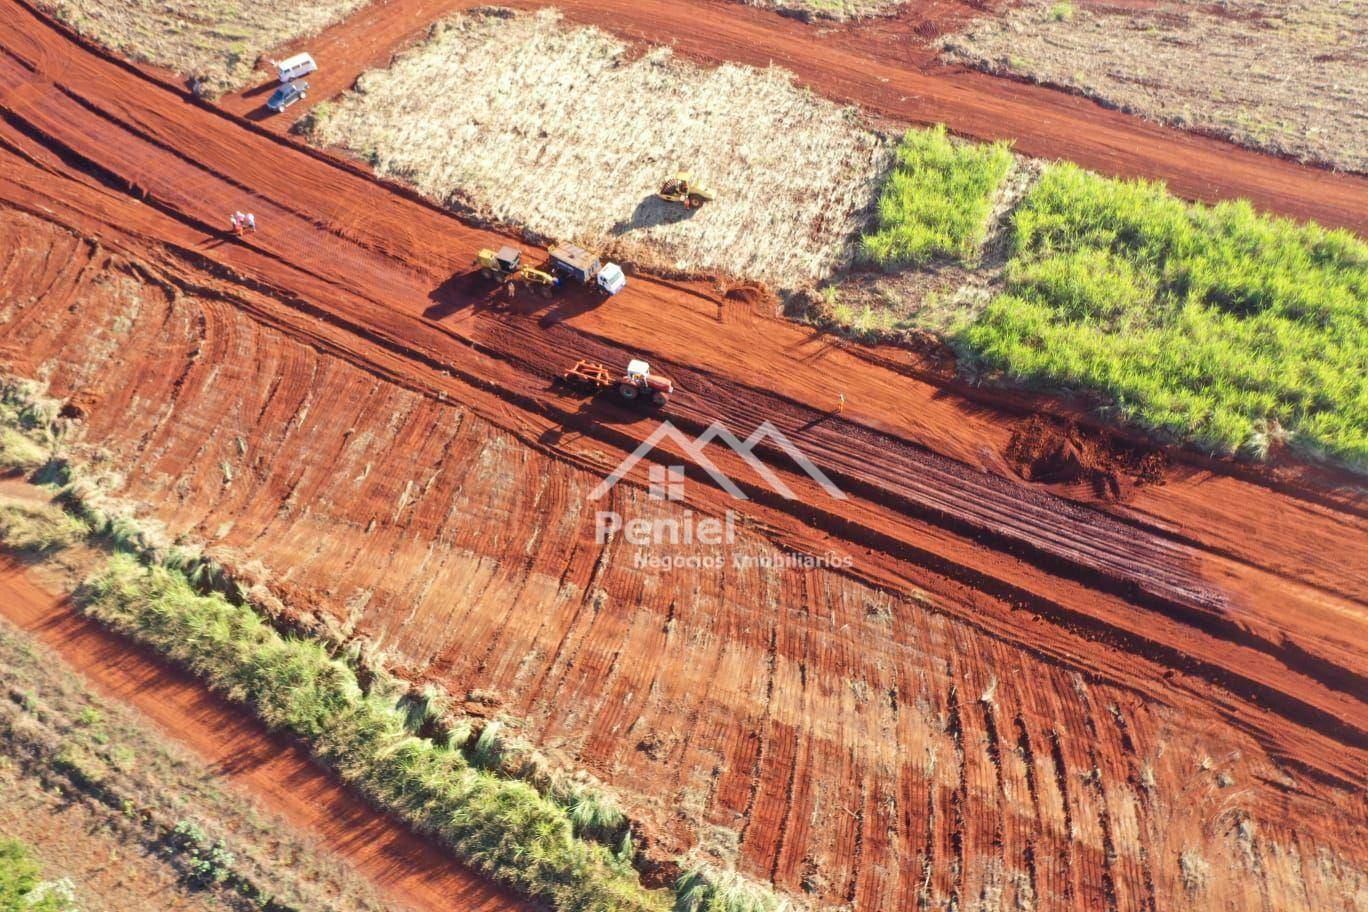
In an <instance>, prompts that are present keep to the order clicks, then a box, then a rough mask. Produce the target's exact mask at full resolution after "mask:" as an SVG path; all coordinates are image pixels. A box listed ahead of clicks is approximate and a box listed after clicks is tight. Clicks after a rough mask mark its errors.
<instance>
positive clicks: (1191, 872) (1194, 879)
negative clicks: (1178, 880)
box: [1178, 849, 1211, 897]
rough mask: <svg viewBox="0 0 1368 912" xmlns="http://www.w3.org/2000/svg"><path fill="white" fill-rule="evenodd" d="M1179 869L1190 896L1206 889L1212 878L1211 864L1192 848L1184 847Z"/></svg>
mask: <svg viewBox="0 0 1368 912" xmlns="http://www.w3.org/2000/svg"><path fill="white" fill-rule="evenodd" d="M1178 870H1179V872H1180V873H1181V874H1182V876H1183V889H1185V890H1187V892H1188V895H1189V896H1194V897H1195V896H1197V895H1198V894H1199V893H1201V892H1202V891H1203V890H1205V889H1206V885H1207V881H1208V880H1209V879H1210V878H1211V865H1210V864H1208V863H1207V860H1206V859H1205V858H1203V857H1202V856H1201V855H1199V854H1197V852H1195V851H1194V850H1192V849H1184V850H1183V852H1182V854H1181V855H1179V856H1178Z"/></svg>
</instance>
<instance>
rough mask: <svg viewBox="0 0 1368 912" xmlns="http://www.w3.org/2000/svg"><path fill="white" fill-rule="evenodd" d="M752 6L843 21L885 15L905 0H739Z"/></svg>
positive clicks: (799, 16) (802, 15) (802, 17)
mask: <svg viewBox="0 0 1368 912" xmlns="http://www.w3.org/2000/svg"><path fill="white" fill-rule="evenodd" d="M741 2H744V3H747V4H750V5H752V6H768V7H772V8H774V9H778V10H783V11H784V12H785V13H788V14H789V15H791V16H797V17H798V18H800V19H806V20H808V21H809V22H811V21H814V20H820V19H834V20H836V21H837V22H845V21H847V20H850V19H862V18H864V17H867V16H887V15H891V14H892V13H893V12H894V11H896V10H897V8H898V7H899V6H901V5H902V4H903V3H905V2H907V0H741Z"/></svg>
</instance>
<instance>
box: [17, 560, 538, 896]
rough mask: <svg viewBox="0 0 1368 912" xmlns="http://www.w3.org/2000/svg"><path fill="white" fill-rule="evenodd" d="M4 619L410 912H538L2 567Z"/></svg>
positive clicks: (186, 680)
mask: <svg viewBox="0 0 1368 912" xmlns="http://www.w3.org/2000/svg"><path fill="white" fill-rule="evenodd" d="M0 613H3V614H4V615H5V617H7V618H8V619H9V620H11V621H12V622H14V623H15V624H16V625H18V626H19V627H21V628H23V629H24V630H26V631H28V632H29V633H30V634H32V635H33V636H35V637H37V638H38V639H40V640H41V641H42V642H43V643H44V644H45V645H47V646H48V647H50V648H52V649H54V650H56V651H57V652H58V653H59V654H60V655H61V656H62V657H63V658H64V659H66V660H67V661H68V662H70V663H71V664H72V665H73V666H75V667H76V668H79V669H81V672H82V673H83V674H84V675H85V677H86V679H87V680H89V681H90V683H91V685H92V686H93V687H94V688H95V689H96V690H97V691H99V692H100V693H102V694H103V695H104V696H107V697H110V698H112V699H117V700H121V701H123V702H125V703H128V704H129V705H131V706H133V707H135V708H136V709H137V710H138V711H140V712H142V713H143V714H144V715H146V716H147V717H148V718H150V719H152V720H153V721H154V722H155V723H156V724H157V725H158V726H160V727H161V729H162V730H163V731H164V732H165V733H166V735H167V737H168V738H171V739H173V740H176V741H179V742H180V743H182V744H184V745H186V746H188V747H189V748H190V749H191V750H193V751H194V752H195V753H197V754H198V755H199V756H201V757H202V758H204V760H205V762H207V763H208V764H210V766H211V767H212V768H213V769H214V770H215V771H217V772H219V773H221V774H222V775H223V776H224V777H225V778H227V779H228V780H229V781H231V782H232V783H234V784H235V785H237V786H239V787H241V788H243V789H245V790H247V791H248V792H250V793H252V794H253V795H256V796H257V797H259V798H260V799H261V800H262V801H263V802H265V803H266V804H267V806H269V807H270V808H271V809H272V810H273V811H275V812H276V813H278V814H280V815H281V816H283V817H284V818H285V819H286V820H288V821H289V822H290V823H291V824H293V825H294V826H297V827H299V828H300V830H301V831H303V832H306V833H309V834H311V835H313V836H315V837H316V838H317V839H318V841H319V844H320V845H322V846H326V847H327V848H329V849H330V850H332V851H333V852H336V853H337V855H338V856H339V857H342V858H345V859H347V861H349V862H350V863H351V864H352V865H353V866H355V868H356V870H357V871H358V872H359V873H360V874H361V875H362V876H364V877H367V878H369V879H370V880H371V881H373V882H374V883H375V884H376V885H377V886H378V887H379V888H380V889H381V891H382V892H383V893H385V894H386V895H388V896H389V897H391V899H392V900H393V901H394V902H396V903H399V904H402V907H403V908H406V909H413V910H422V912H450V910H451V909H452V908H453V907H459V908H460V909H462V910H470V912H515V910H516V912H532V910H533V909H534V907H533V906H531V905H530V904H528V903H526V902H525V901H523V900H522V899H520V898H519V897H517V896H515V895H513V894H511V893H509V892H508V891H505V890H502V889H500V888H499V887H497V886H495V885H494V884H492V883H490V882H489V881H488V880H486V879H484V878H483V877H481V876H479V875H477V874H474V873H471V872H470V871H468V870H467V869H465V868H464V867H462V866H461V865H460V864H459V863H458V862H456V861H455V860H453V859H452V858H451V857H450V856H447V855H445V854H443V853H442V852H441V851H439V850H437V849H436V848H435V847H434V846H433V845H432V844H431V842H429V841H427V840H424V839H421V838H419V837H418V836H415V835H414V834H413V833H411V832H410V831H409V830H408V829H407V828H406V827H405V826H404V825H403V824H402V823H399V822H398V821H395V820H392V819H390V818H388V817H386V816H385V815H383V814H380V813H378V812H377V811H375V810H374V809H373V808H371V807H370V806H369V805H367V804H365V803H364V802H363V801H361V800H360V799H358V798H357V797H356V796H355V795H353V794H352V793H351V792H349V791H348V790H347V789H346V788H344V787H343V786H341V785H339V784H338V783H337V782H336V781H334V780H333V778H332V777H331V776H329V775H328V774H327V773H326V772H324V771H323V770H322V769H320V768H319V767H318V766H316V765H315V764H314V763H313V761H312V760H310V759H309V756H308V753H307V752H305V751H304V750H303V749H301V748H300V747H299V746H298V745H297V744H295V743H294V742H292V741H290V740H288V739H285V738H280V737H277V736H276V735H273V734H271V733H270V732H268V731H267V730H266V729H265V728H264V727H263V726H261V725H260V724H258V723H257V722H256V721H255V720H252V719H251V718H250V717H248V716H247V715H246V714H245V713H244V712H243V711H242V710H241V709H240V708H238V707H236V706H233V705H231V704H229V703H228V702H226V701H225V700H222V699H220V698H219V697H217V696H215V695H214V694H212V693H210V692H209V691H208V690H206V689H205V687H204V686H203V685H202V684H200V683H199V682H198V681H196V680H195V679H194V678H193V677H191V676H190V675H188V674H186V673H184V672H181V671H180V670H178V669H175V668H172V667H170V666H168V665H167V664H166V663H165V662H162V661H160V660H159V659H158V658H157V657H156V656H155V655H153V654H151V653H149V652H148V651H147V650H145V649H143V648H141V647H139V646H138V645H137V644H135V643H132V642H130V641H128V640H125V639H123V638H122V637H119V636H117V635H115V634H113V633H110V632H109V631H107V630H105V629H104V628H103V627H101V626H100V625H99V624H96V623H95V622H94V621H90V620H88V619H86V618H84V617H82V616H81V615H80V613H79V612H77V611H76V609H75V608H74V607H73V606H72V604H71V602H70V601H69V600H68V599H66V598H65V597H64V596H61V595H58V594H56V593H53V592H51V591H49V590H48V589H47V588H44V587H43V586H42V585H40V584H39V583H38V582H37V581H36V580H34V579H33V578H32V577H31V576H29V575H27V574H26V573H25V572H24V571H23V568H22V567H20V566H18V565H16V564H14V563H13V562H12V561H10V560H9V559H8V558H5V557H3V556H0Z"/></svg>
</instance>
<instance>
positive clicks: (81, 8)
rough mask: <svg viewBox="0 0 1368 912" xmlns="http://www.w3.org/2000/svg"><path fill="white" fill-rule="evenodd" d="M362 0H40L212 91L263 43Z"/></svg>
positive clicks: (249, 64)
mask: <svg viewBox="0 0 1368 912" xmlns="http://www.w3.org/2000/svg"><path fill="white" fill-rule="evenodd" d="M363 2H364V0H324V2H317V3H299V2H291V3H285V4H281V3H278V2H266V0H239V2H235V3H217V2H213V0H159V2H153V0H124V2H109V0H97V2H91V0H40V4H39V5H40V6H43V7H45V8H46V9H48V10H49V11H50V12H51V13H52V14H53V15H55V16H56V17H57V18H59V19H61V20H62V21H63V22H65V23H67V24H68V25H70V26H71V27H72V28H74V29H75V30H76V31H78V32H80V33H81V34H82V35H85V36H87V37H89V38H93V39H94V40H96V41H98V42H100V43H101V44H104V45H106V46H108V47H110V48H112V49H114V50H116V51H119V52H120V53H121V54H124V55H125V56H128V57H132V58H133V59H135V60H144V61H147V62H148V63H154V64H156V65H157V66H163V67H167V68H168V69H171V70H174V71H176V72H178V73H181V74H184V75H185V76H187V77H189V78H190V79H191V80H192V81H193V82H194V83H195V84H196V87H197V90H198V91H200V92H202V93H204V94H207V95H218V94H219V93H221V92H225V91H230V90H232V89H236V88H239V87H241V86H243V85H246V84H247V83H248V81H249V80H250V79H251V76H252V68H253V67H254V66H255V65H256V62H257V58H258V57H259V56H260V55H261V54H262V53H263V52H265V51H269V50H270V49H271V48H273V47H276V46H278V45H280V44H283V43H285V42H288V41H290V40H291V39H293V38H299V37H302V36H305V35H312V34H314V33H316V32H319V31H322V30H323V29H324V28H326V27H327V26H329V25H331V24H332V23H334V22H337V21H338V20H340V19H342V18H344V17H346V16H347V15H349V14H350V13H352V12H353V11H354V10H356V9H358V8H360V7H361V6H362V5H363Z"/></svg>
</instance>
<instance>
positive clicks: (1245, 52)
mask: <svg viewBox="0 0 1368 912" xmlns="http://www.w3.org/2000/svg"><path fill="white" fill-rule="evenodd" d="M944 46H945V47H946V48H947V49H948V50H949V52H950V55H951V57H953V58H954V59H956V60H962V61H966V62H969V63H972V64H974V65H975V66H979V67H982V68H983V69H985V70H988V71H989V72H993V73H1007V74H1013V75H1018V76H1023V77H1026V78H1028V79H1032V80H1036V81H1038V82H1043V83H1047V84H1049V85H1055V86H1063V87H1066V88H1069V89H1072V90H1074V91H1077V92H1081V93H1082V94H1084V95H1087V96H1089V97H1091V98H1096V99H1098V100H1099V101H1102V102H1105V103H1106V104H1108V105H1114V106H1116V107H1119V108H1121V109H1122V110H1124V111H1129V112H1132V113H1135V114H1140V115H1143V116H1145V117H1151V118H1154V119H1156V120H1161V121H1163V122H1165V123H1168V124H1172V125H1174V126H1177V127H1182V128H1184V129H1188V130H1198V131H1201V132H1206V133H1211V134H1214V135H1217V136H1222V137H1225V138H1228V139H1231V140H1233V141H1235V142H1238V143H1241V144H1243V145H1247V146H1251V147H1253V148H1257V149H1266V150H1268V151H1270V152H1274V153H1277V154H1279V155H1285V156H1288V157H1290V158H1295V159H1298V160H1301V161H1309V162H1317V163H1322V164H1326V165H1330V166H1332V167H1335V168H1341V169H1344V170H1347V171H1358V172H1363V171H1365V170H1368V79H1365V78H1364V73H1365V72H1368V14H1365V10H1364V8H1363V5H1362V4H1360V3H1354V2H1344V0H1290V2H1284V0H1222V2H1219V3H1195V2H1174V0H1160V2H1149V0H1143V2H1139V0H1120V2H1116V0H1081V2H1077V3H1067V2H1066V3H1057V2H1050V0H1033V2H1029V3H1025V4H1023V5H1022V6H1021V7H1020V8H1019V9H1016V10H1012V11H1009V12H1007V13H1005V14H1003V15H1002V16H1001V17H1000V18H997V17H995V18H989V19H982V20H978V21H976V22H974V23H973V24H971V25H970V26H968V27H967V28H966V29H965V30H964V31H963V32H961V33H959V34H956V35H953V36H950V37H948V38H946V39H944Z"/></svg>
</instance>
